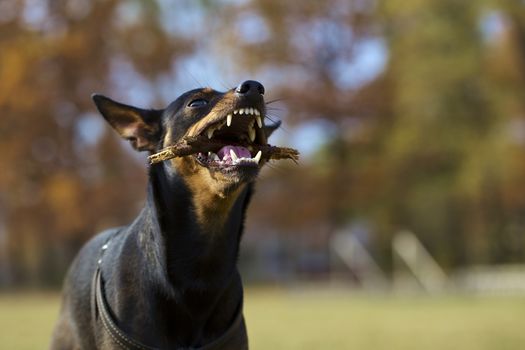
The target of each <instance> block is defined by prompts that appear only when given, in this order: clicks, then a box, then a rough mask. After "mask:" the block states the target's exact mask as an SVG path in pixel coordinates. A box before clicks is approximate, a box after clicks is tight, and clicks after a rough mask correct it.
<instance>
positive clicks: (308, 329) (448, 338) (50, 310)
mask: <svg viewBox="0 0 525 350" xmlns="http://www.w3.org/2000/svg"><path fill="white" fill-rule="evenodd" d="M58 306H59V298H58V296H57V295H53V294H4V295H2V294H0V344H1V348H2V349H9V350H25V349H28V350H29V349H45V348H46V347H47V345H48V342H49V337H50V334H51V331H52V328H53V324H54V321H55V319H56V316H57V313H58ZM245 316H246V322H247V325H248V332H249V337H250V345H251V349H252V350H258V349H260V350H262V349H275V350H279V349H286V350H293V349H301V350H308V349H359V350H362V349H366V350H374V349H388V350H397V349H399V350H401V349H402V350H411V349H418V350H420V349H425V350H434V349H436V350H437V349H440V350H441V349H447V350H454V349H461V350H470V349H472V350H474V349H475V350H484V349H487V350H488V349H491V350H492V349H497V350H506V349H509V350H511V349H516V350H517V349H524V348H525V331H523V329H524V328H523V327H524V320H525V298H523V297H467V296H440V297H423V296H415V297H409V296H404V297H392V296H388V297H387V296H365V295H362V294H352V293H343V292H341V291H339V292H334V291H326V290H324V291H323V290H308V291H307V292H299V291H298V290H295V291H293V292H292V291H279V290H264V289H248V291H247V293H246V300H245Z"/></svg>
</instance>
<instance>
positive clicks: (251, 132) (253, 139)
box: [248, 127, 255, 142]
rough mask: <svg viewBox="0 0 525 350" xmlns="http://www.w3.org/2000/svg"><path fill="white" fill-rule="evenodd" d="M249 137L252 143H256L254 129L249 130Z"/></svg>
mask: <svg viewBox="0 0 525 350" xmlns="http://www.w3.org/2000/svg"><path fill="white" fill-rule="evenodd" d="M248 136H249V137H250V141H252V142H253V141H255V129H254V128H253V127H250V128H249V129H248Z"/></svg>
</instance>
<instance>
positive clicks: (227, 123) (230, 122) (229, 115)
mask: <svg viewBox="0 0 525 350" xmlns="http://www.w3.org/2000/svg"><path fill="white" fill-rule="evenodd" d="M232 119H233V116H232V115H231V114H228V116H227V117H226V125H228V126H230V125H232Z"/></svg>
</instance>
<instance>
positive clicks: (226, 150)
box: [217, 146, 252, 161]
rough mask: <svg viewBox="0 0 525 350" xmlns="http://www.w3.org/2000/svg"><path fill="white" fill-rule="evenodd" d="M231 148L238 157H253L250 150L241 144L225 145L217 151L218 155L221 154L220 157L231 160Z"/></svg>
mask: <svg viewBox="0 0 525 350" xmlns="http://www.w3.org/2000/svg"><path fill="white" fill-rule="evenodd" d="M230 150H232V151H234V152H235V154H236V155H237V158H243V157H244V158H251V157H252V155H251V153H250V151H249V150H248V149H247V148H245V147H241V146H224V147H223V148H221V149H220V150H219V152H217V155H218V156H219V159H221V160H223V161H226V160H231V155H230Z"/></svg>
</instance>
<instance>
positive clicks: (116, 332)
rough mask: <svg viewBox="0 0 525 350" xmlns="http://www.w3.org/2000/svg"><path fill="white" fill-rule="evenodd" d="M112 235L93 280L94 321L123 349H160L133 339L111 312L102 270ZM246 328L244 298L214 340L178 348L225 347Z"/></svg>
mask: <svg viewBox="0 0 525 350" xmlns="http://www.w3.org/2000/svg"><path fill="white" fill-rule="evenodd" d="M111 240H112V237H111V238H110V239H109V240H108V241H107V242H106V243H105V244H104V245H103V246H102V248H101V252H100V256H99V259H98V261H97V268H96V270H95V273H94V275H93V282H92V286H91V309H92V312H93V322H94V325H95V326H96V325H97V324H98V323H100V324H102V327H103V329H104V330H105V331H106V332H107V333H108V334H109V336H110V337H111V339H113V341H114V342H115V343H116V344H118V345H119V346H120V347H121V348H122V349H125V350H160V349H158V348H153V347H151V346H147V345H145V344H142V343H141V342H139V341H138V340H135V339H133V338H132V337H131V336H130V335H128V334H126V333H125V332H124V331H123V330H122V329H121V328H119V326H118V325H117V322H116V320H115V319H114V318H113V316H112V315H111V313H110V311H109V310H110V308H109V305H108V303H107V301H106V298H105V294H104V286H103V282H102V271H101V265H102V261H103V259H102V258H103V256H104V253H105V252H106V251H107V249H108V247H109V246H110V244H111ZM243 328H244V317H243V314H242V300H241V303H240V305H239V308H238V311H237V316H235V319H234V321H233V323H232V324H231V326H230V327H229V328H228V329H227V330H226V332H225V333H224V334H223V335H221V336H220V337H219V338H217V339H215V340H214V341H213V342H211V343H209V344H207V345H204V346H202V347H199V348H179V349H178V350H213V349H224V346H225V345H226V344H228V342H229V341H230V340H231V339H232V338H234V337H235V336H236V335H237V332H242V331H243Z"/></svg>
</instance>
